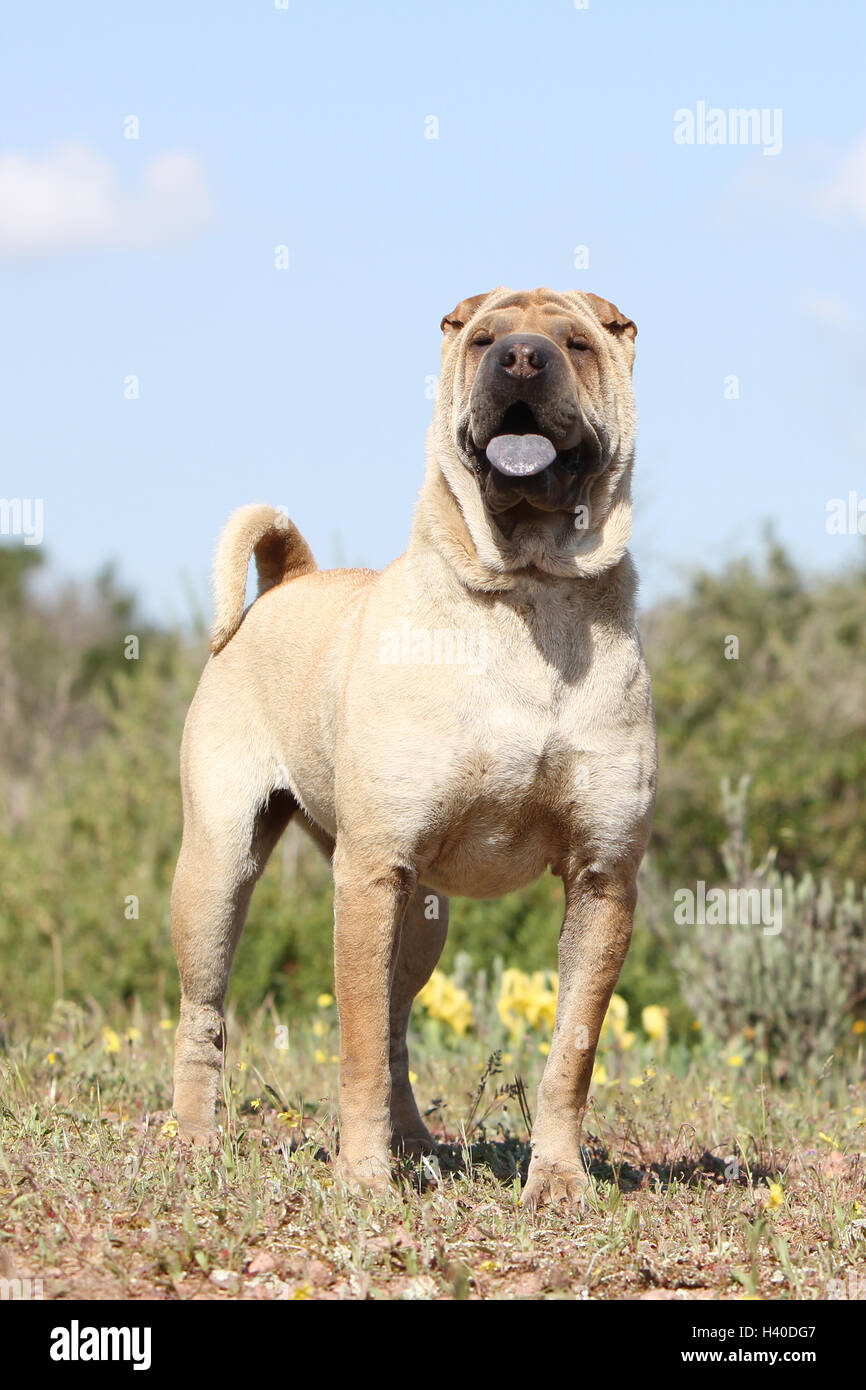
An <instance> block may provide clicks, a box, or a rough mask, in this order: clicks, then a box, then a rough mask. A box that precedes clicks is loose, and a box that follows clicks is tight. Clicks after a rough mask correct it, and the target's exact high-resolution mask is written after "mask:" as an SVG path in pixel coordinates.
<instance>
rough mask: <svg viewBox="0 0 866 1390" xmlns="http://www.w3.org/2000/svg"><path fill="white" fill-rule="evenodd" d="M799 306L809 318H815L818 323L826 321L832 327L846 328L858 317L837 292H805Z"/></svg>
mask: <svg viewBox="0 0 866 1390" xmlns="http://www.w3.org/2000/svg"><path fill="white" fill-rule="evenodd" d="M800 307H801V309H802V310H803V313H804V314H806V315H807V316H808V317H809V318H810V319H817V321H818V322H819V323H826V324H828V325H829V326H830V327H832V328H847V326H848V325H849V324H851V323H854V322H855V320H856V319H857V317H858V315H857V314H856V313H855V312H854V310H853V309H852V308H851V306H850V304H847V303H846V302H845V300H844V299H840V297H839V295H838V294H818V293H814V292H813V293H809V294H805V295H804V296H803V298H802V300H801V301H800Z"/></svg>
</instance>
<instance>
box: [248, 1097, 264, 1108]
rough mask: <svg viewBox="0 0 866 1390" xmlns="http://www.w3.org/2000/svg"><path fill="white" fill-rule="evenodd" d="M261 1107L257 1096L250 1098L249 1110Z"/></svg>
mask: <svg viewBox="0 0 866 1390" xmlns="http://www.w3.org/2000/svg"><path fill="white" fill-rule="evenodd" d="M261 1108H262V1103H261V1101H260V1100H259V1099H258V1097H257V1098H256V1099H255V1100H251V1101H250V1109H251V1110H261Z"/></svg>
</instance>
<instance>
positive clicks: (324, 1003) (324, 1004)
mask: <svg viewBox="0 0 866 1390" xmlns="http://www.w3.org/2000/svg"><path fill="white" fill-rule="evenodd" d="M333 1002H334V996H333V994H320V995H319V997H318V999H317V1000H316V1003H317V1004H318V1006H319V1008H320V1009H329V1008H330V1007H331V1005H332V1004H333Z"/></svg>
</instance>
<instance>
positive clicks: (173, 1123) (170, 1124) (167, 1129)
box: [159, 1120, 177, 1139]
mask: <svg viewBox="0 0 866 1390" xmlns="http://www.w3.org/2000/svg"><path fill="white" fill-rule="evenodd" d="M159 1132H160V1134H163V1135H164V1136H165V1138H166V1139H173V1138H174V1137H175V1135H176V1134H177V1120H166V1122H165V1124H164V1125H163V1127H162V1129H161V1130H160V1131H159Z"/></svg>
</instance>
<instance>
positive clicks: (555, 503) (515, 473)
mask: <svg viewBox="0 0 866 1390" xmlns="http://www.w3.org/2000/svg"><path fill="white" fill-rule="evenodd" d="M464 445H465V447H464V452H465V454H466V455H467V457H468V461H469V464H470V466H471V467H473V469H474V471H475V472H476V473H477V475H478V478H479V483H480V486H481V492H482V496H483V497H484V501H485V503H486V504H487V506H488V508H489V509H490V510H491V511H492V512H502V511H506V510H507V509H508V508H510V507H514V506H516V505H517V503H518V502H522V501H526V502H529V503H530V505H532V506H534V507H537V508H539V509H540V510H541V511H562V510H567V509H570V508H573V507H574V506H575V505H576V503H577V501H578V498H579V495H580V492H581V489H582V486H583V483H584V481H585V480H586V477H587V476H588V474H590V473H596V472H599V471H600V467H601V463H600V460H601V456H602V447H601V444H600V442H599V440H598V436H597V435H596V433H595V431H594V430H593V429H592V428H591V427H590V426H589V425H588V424H587V422H586V420H585V419H584V416H583V413H582V411H581V408H580V403H579V401H578V397H577V388H576V385H575V382H574V378H573V376H572V374H571V368H570V365H569V363H568V362H567V360H566V359H565V357H564V354H563V353H562V351H561V349H560V348H559V347H558V346H557V345H556V343H554V342H553V341H552V340H551V339H550V338H545V337H543V336H542V335H541V334H535V333H512V334H509V335H508V336H507V337H505V338H500V339H499V340H498V341H497V342H495V343H492V344H491V345H490V347H489V348H488V349H487V352H486V353H485V354H484V356H483V358H482V359H481V363H480V364H479V367H478V371H477V373H476V376H475V380H474V382H473V384H472V391H471V393H470V399H469V418H468V422H467V426H466V430H465V441H464Z"/></svg>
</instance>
